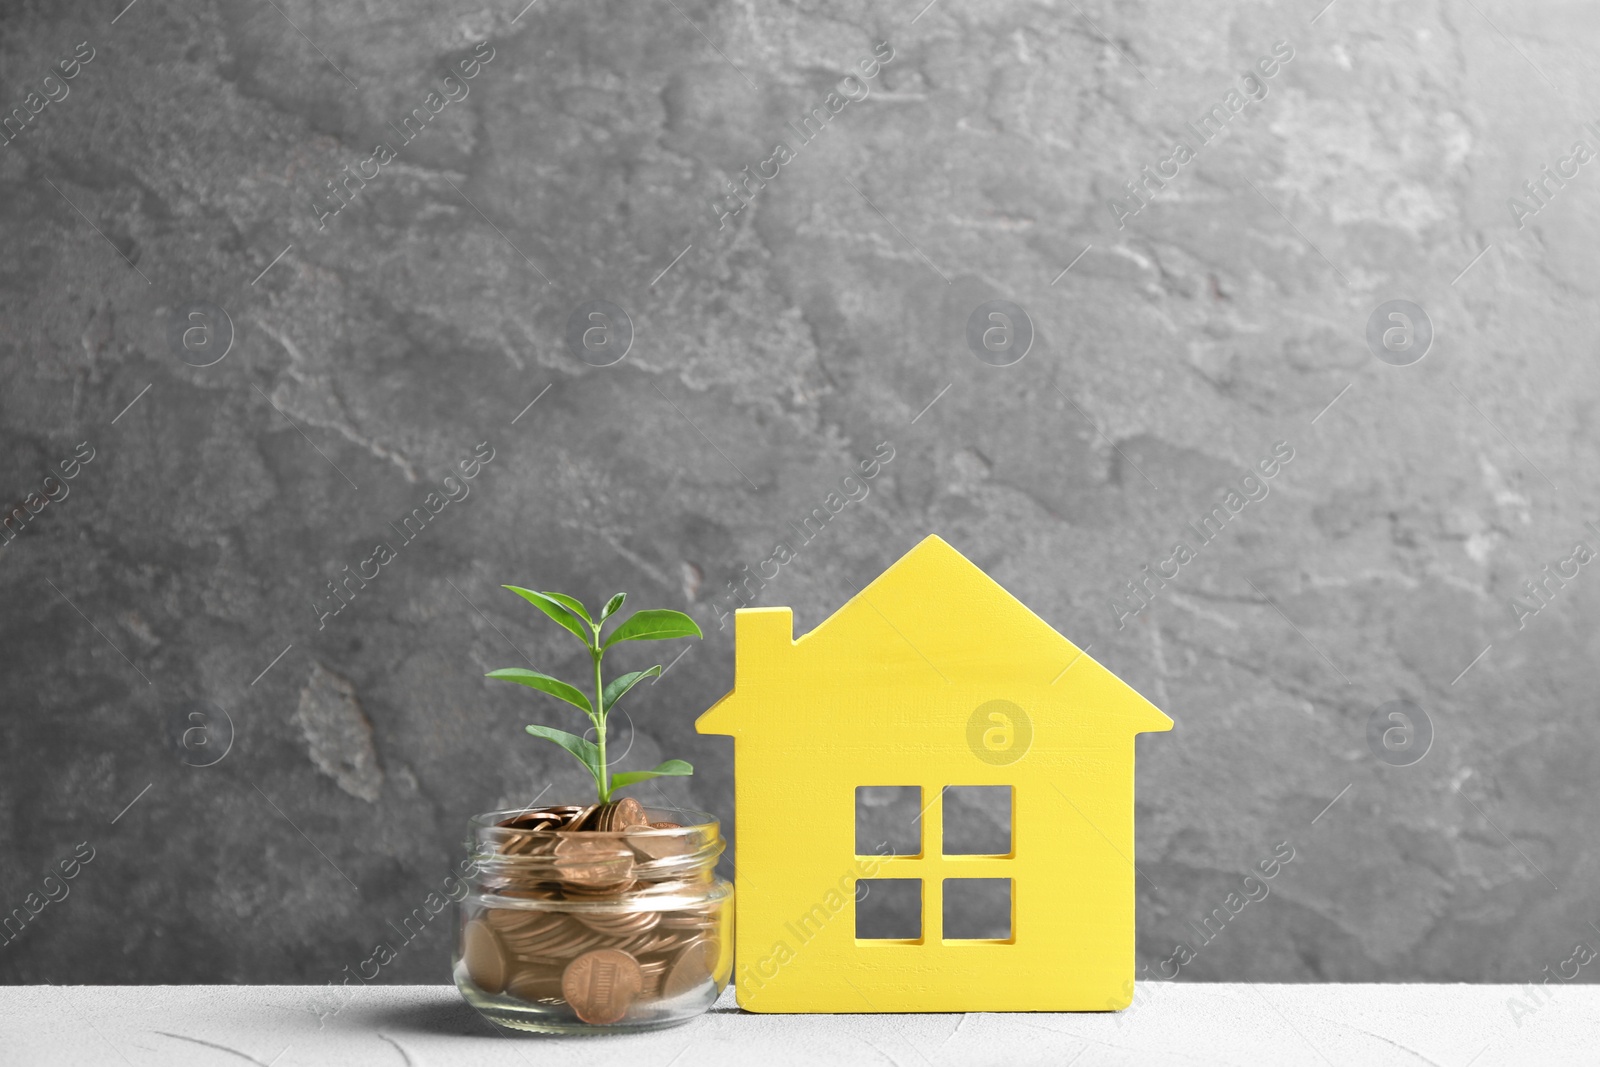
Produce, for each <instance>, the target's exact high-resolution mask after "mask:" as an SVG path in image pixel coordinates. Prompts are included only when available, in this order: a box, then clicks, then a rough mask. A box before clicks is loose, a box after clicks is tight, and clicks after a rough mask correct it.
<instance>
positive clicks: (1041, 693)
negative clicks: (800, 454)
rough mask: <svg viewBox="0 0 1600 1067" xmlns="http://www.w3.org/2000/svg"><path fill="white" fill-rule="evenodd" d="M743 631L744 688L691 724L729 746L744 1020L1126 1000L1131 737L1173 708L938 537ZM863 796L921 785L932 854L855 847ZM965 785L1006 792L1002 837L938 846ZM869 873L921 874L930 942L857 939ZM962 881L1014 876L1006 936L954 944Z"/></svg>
mask: <svg viewBox="0 0 1600 1067" xmlns="http://www.w3.org/2000/svg"><path fill="white" fill-rule="evenodd" d="M734 636H735V678H734V688H733V690H732V691H731V692H730V693H728V694H727V695H726V696H725V697H723V698H722V699H721V700H720V701H718V702H717V703H716V705H715V706H713V707H712V708H711V709H710V710H709V711H707V712H706V713H705V714H704V715H702V716H701V717H700V719H699V720H698V722H697V723H696V729H698V730H699V731H700V732H701V733H705V734H726V735H731V736H732V737H733V738H734V766H735V787H734V789H735V803H736V819H737V823H736V826H737V839H736V843H737V847H738V867H737V870H736V872H735V880H736V902H737V907H736V909H735V931H736V943H737V946H738V960H737V965H736V969H735V976H734V980H735V985H736V989H737V997H738V1002H739V1004H740V1005H741V1006H742V1007H744V1008H746V1009H748V1010H751V1011H758V1012H925V1011H1106V1010H1116V1009H1120V1008H1123V1007H1126V1006H1127V1005H1128V1003H1129V1002H1130V1001H1131V999H1132V994H1133V976H1134V900H1135V885H1134V879H1135V877H1136V872H1135V869H1134V848H1133V835H1134V792H1133V765H1134V735H1135V734H1138V733H1142V732H1145V731H1159V730H1170V729H1171V728H1172V720H1171V719H1169V718H1167V716H1166V715H1164V714H1163V713H1162V712H1161V711H1160V710H1158V709H1157V708H1156V707H1155V706H1154V705H1152V704H1151V703H1150V702H1149V701H1147V700H1145V699H1144V698H1143V697H1142V696H1140V695H1139V694H1138V693H1136V692H1134V691H1133V690H1132V689H1131V688H1130V687H1129V686H1128V685H1127V684H1125V683H1124V682H1122V681H1121V680H1120V679H1119V678H1117V677H1116V676H1115V675H1114V674H1112V673H1111V672H1110V671H1109V670H1107V669H1106V668H1104V667H1102V666H1101V665H1100V664H1099V663H1096V662H1095V661H1094V660H1093V659H1091V658H1090V657H1088V656H1086V655H1084V654H1083V653H1082V652H1081V651H1080V650H1079V649H1078V648H1077V646H1075V645H1073V644H1072V642H1070V641H1068V640H1067V639H1066V638H1064V637H1062V636H1061V635H1060V634H1058V633H1056V632H1055V630H1053V629H1052V628H1051V627H1050V626H1049V625H1048V624H1047V623H1045V622H1044V621H1043V620H1042V619H1040V618H1039V617H1038V616H1036V615H1034V614H1033V612H1031V611H1029V610H1028V609H1027V608H1026V607H1025V606H1023V604H1022V603H1021V602H1020V601H1018V600H1017V599H1016V598H1015V597H1013V596H1012V595H1011V594H1010V593H1008V592H1007V591H1006V590H1005V589H1003V588H1001V586H1000V585H999V584H997V583H996V582H995V581H994V580H992V579H991V578H989V576H988V575H986V574H984V572H983V571H981V570H980V569H979V568H978V567H977V566H975V565H974V564H973V563H971V562H970V561H968V560H967V559H966V558H965V557H963V556H962V555H961V554H960V553H958V552H957V551H956V550H955V549H954V548H952V547H950V545H948V544H946V543H945V542H944V541H942V540H940V539H939V538H938V537H929V538H927V539H926V540H924V541H922V542H921V543H920V544H919V545H917V546H916V547H915V548H913V549H912V550H911V551H910V552H909V553H907V554H906V555H905V556H903V557H902V558H901V559H900V560H899V561H898V562H896V563H895V564H894V565H893V566H891V567H890V568H889V569H888V570H887V571H885V572H884V573H883V574H881V575H880V576H878V577H877V578H876V579H874V580H873V582H872V583H871V584H870V585H868V586H867V587H866V588H865V589H863V590H861V592H860V593H858V594H856V596H855V597H853V598H852V599H851V600H850V601H849V602H848V603H846V604H845V605H844V606H843V607H842V608H840V609H839V610H838V611H837V612H835V613H834V614H833V615H832V616H830V617H829V618H828V619H827V620H826V621H824V622H823V623H822V624H821V625H820V626H818V627H817V628H816V629H814V630H812V631H811V632H810V633H808V634H805V635H804V636H802V637H801V638H800V639H798V640H796V639H795V637H794V634H793V616H792V614H791V612H790V609H788V608H784V607H774V608H748V609H741V610H740V611H738V613H737V615H736V617H735V635H734ZM862 786H900V787H916V788H918V789H920V797H921V800H920V803H919V805H918V806H919V807H921V808H922V814H921V815H920V817H919V818H918V819H917V820H916V824H917V828H918V829H920V848H917V847H910V848H909V849H906V850H902V851H906V852H909V853H910V854H899V855H893V856H883V855H881V854H879V853H878V852H877V851H876V850H873V849H871V848H870V847H869V846H868V847H863V846H861V845H859V844H858V842H857V835H856V832H855V831H856V795H857V794H856V790H857V788H858V787H862ZM967 786H987V787H1006V788H1009V790H1010V799H1011V825H1010V831H1011V834H1010V837H1011V840H1010V842H1009V847H1008V848H1004V849H999V850H995V851H992V852H991V853H990V854H986V855H953V854H946V852H945V841H944V834H943V824H944V811H943V808H944V806H945V801H946V798H947V797H948V796H950V795H952V794H953V793H954V792H955V790H950V791H949V792H947V791H946V790H947V787H967ZM1001 795H1003V794H1001ZM858 849H859V850H860V854H858ZM863 879H874V880H876V879H906V880H912V881H913V882H914V883H915V884H916V885H919V886H920V899H921V926H920V932H916V936H907V937H898V938H892V939H867V938H860V937H858V936H857V928H856V920H857V914H856V909H857V894H858V882H859V881H860V880H863ZM962 879H1009V882H1010V897H1011V910H1010V916H1009V919H1010V922H1009V936H1005V937H990V938H984V939H955V938H950V937H947V936H946V934H945V930H944V920H945V913H944V900H945V897H946V895H947V894H950V893H954V892H956V891H957V890H958V889H960V886H959V885H958V884H957V882H958V880H962ZM881 884H883V883H879V882H876V881H873V882H869V886H873V885H881ZM898 884H899V887H900V888H901V889H906V888H908V887H907V883H906V882H900V883H898ZM988 884H989V885H991V886H993V885H995V884H996V883H994V882H990V883H988Z"/></svg>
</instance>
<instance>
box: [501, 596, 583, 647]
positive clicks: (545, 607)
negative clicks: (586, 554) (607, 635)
mask: <svg viewBox="0 0 1600 1067" xmlns="http://www.w3.org/2000/svg"><path fill="white" fill-rule="evenodd" d="M502 588H504V589H509V590H511V591H512V592H513V593H515V594H517V595H518V596H519V597H521V598H522V599H524V600H526V601H527V602H528V603H530V604H532V605H533V606H534V607H536V608H538V609H539V610H540V611H542V612H544V613H545V614H546V615H548V616H550V617H551V618H552V619H554V620H555V621H556V622H558V623H560V624H561V625H562V626H564V627H566V628H567V629H568V630H571V631H572V636H573V637H576V638H577V639H578V640H579V641H582V642H583V647H584V648H590V647H592V646H593V643H594V634H593V633H592V632H590V631H589V630H588V628H587V627H585V626H584V624H583V623H582V622H581V621H579V619H578V617H577V616H576V615H574V614H573V613H572V612H570V611H568V610H567V608H566V605H564V604H562V603H561V602H560V601H559V600H554V599H552V598H551V597H549V596H546V595H545V594H544V593H535V592H534V591H533V590H532V589H524V588H522V587H521V586H518V585H507V586H502Z"/></svg>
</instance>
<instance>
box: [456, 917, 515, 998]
mask: <svg viewBox="0 0 1600 1067" xmlns="http://www.w3.org/2000/svg"><path fill="white" fill-rule="evenodd" d="M461 957H462V959H463V960H465V961H466V964H467V976H468V977H470V978H471V979H472V984H473V985H475V986H477V987H478V988H479V989H481V990H483V991H484V992H485V993H491V994H492V993H498V992H500V990H501V989H503V988H505V982H506V957H505V951H504V949H503V948H502V947H501V945H500V939H499V938H498V937H496V936H495V932H494V929H493V927H491V926H490V925H489V924H488V923H486V922H484V921H482V920H481V919H474V920H472V921H471V922H469V923H467V926H466V929H465V930H463V931H462V932H461Z"/></svg>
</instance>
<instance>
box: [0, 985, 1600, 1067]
mask: <svg viewBox="0 0 1600 1067" xmlns="http://www.w3.org/2000/svg"><path fill="white" fill-rule="evenodd" d="M1141 989H1142V992H1141V997H1140V1000H1139V1001H1136V1004H1135V1007H1134V1008H1133V1009H1131V1010H1130V1011H1127V1012H1124V1013H1121V1014H1119V1015H1111V1014H1094V1015H1043V1014H1018V1015H993V1014H975V1015H747V1014H745V1013H743V1012H741V1011H740V1010H739V1009H738V1008H737V1007H736V1006H735V1005H734V1004H733V999H732V991H731V990H730V991H729V993H728V994H727V995H725V996H724V997H723V1000H722V1001H721V1002H720V1003H719V1004H718V1005H717V1006H716V1007H715V1008H714V1009H712V1011H711V1012H710V1013H709V1014H707V1015H705V1016H704V1017H702V1018H700V1019H697V1020H695V1021H694V1022H692V1023H689V1024H687V1025H685V1026H680V1027H677V1028H675V1029H671V1030H664V1031H659V1032H657V1033H652V1034H642V1035H629V1036H618V1037H611V1038H554V1037H543V1036H538V1035H532V1034H528V1035H507V1034H502V1033H500V1032H499V1031H496V1030H495V1029H494V1028H493V1027H491V1026H490V1025H489V1024H487V1023H486V1022H484V1020H483V1019H482V1018H481V1017H479V1016H478V1015H476V1014H475V1013H474V1012H473V1010H472V1009H471V1008H469V1007H468V1006H467V1005H466V1004H465V1002H463V1001H462V1000H461V998H460V997H459V996H458V995H457V994H456V991H455V990H454V989H453V988H451V987H448V986H372V987H367V988H362V989H359V990H355V991H354V995H353V996H351V997H350V998H348V999H347V1000H346V1001H344V1004H343V1007H342V1008H341V1009H340V1010H338V1011H336V1012H334V1013H332V1014H324V1013H327V1012H329V1011H330V1009H331V1008H332V1007H333V1006H335V1005H336V1002H335V1001H333V1000H332V999H331V998H330V997H329V996H328V989H327V987H325V986H322V987H318V986H146V987H137V986H20V987H10V988H0V1050H3V1054H0V1060H3V1062H4V1063H5V1064H7V1065H8V1067H10V1065H20V1067H35V1065H46V1064H50V1065H53V1064H64V1065H66V1064H70V1065H73V1067H78V1065H82V1064H97V1063H109V1064H117V1063H127V1064H131V1065H135V1067H142V1065H144V1064H160V1065H163V1067H169V1065H171V1067H182V1065H188V1064H197V1065H198V1064H226V1063H256V1064H259V1065H263V1067H265V1065H271V1067H294V1065H296V1064H328V1063H336V1064H339V1065H340V1067H357V1065H364V1064H373V1065H375V1067H377V1065H381V1067H388V1065H394V1067H445V1065H450V1064H462V1065H466V1064H471V1065H473V1067H489V1065H497V1064H509V1065H519V1064H529V1065H532V1064H538V1065H539V1067H546V1065H550V1064H613V1063H627V1064H630V1065H637V1067H668V1065H671V1064H682V1065H684V1067H690V1065H694V1067H699V1065H703V1064H724V1063H726V1064H739V1065H746V1064H759V1065H761V1067H777V1065H780V1064H798V1063H889V1064H899V1065H913V1064H922V1065H932V1064H973V1063H1005V1064H1034V1063H1038V1064H1056V1065H1061V1064H1080V1065H1093V1064H1123V1063H1126V1064H1135V1063H1137V1064H1151V1063H1173V1064H1267V1063H1270V1064H1278V1065H1289V1064H1319V1065H1326V1064H1341V1065H1342V1064H1347V1063H1348V1064H1363V1065H1366V1064H1418V1063H1420V1064H1435V1065H1440V1067H1467V1065H1468V1064H1471V1065H1473V1067H1487V1065H1490V1064H1500V1063H1560V1062H1573V1061H1574V1059H1575V1058H1577V1057H1580V1056H1582V1055H1585V1052H1584V1050H1592V1048H1593V1042H1594V1038H1595V1031H1596V1023H1597V1021H1600V987H1595V986H1574V987H1570V988H1562V989H1554V988H1551V989H1549V990H1547V994H1548V995H1547V996H1546V997H1545V998H1544V999H1543V1000H1542V1001H1540V1000H1536V999H1535V998H1534V997H1532V996H1531V995H1530V994H1529V993H1528V991H1527V990H1525V989H1519V988H1517V987H1513V986H1490V985H1478V986H1467V985H1245V984H1237V983H1230V984H1215V985H1213V984H1200V983H1181V984H1165V985H1154V984H1151V985H1146V986H1143V987H1141ZM1519 1003H1520V1004H1521V1005H1522V1008H1521V1009H1519V1010H1516V1011H1514V1010H1513V1008H1514V1007H1515V1005H1516V1004H1519Z"/></svg>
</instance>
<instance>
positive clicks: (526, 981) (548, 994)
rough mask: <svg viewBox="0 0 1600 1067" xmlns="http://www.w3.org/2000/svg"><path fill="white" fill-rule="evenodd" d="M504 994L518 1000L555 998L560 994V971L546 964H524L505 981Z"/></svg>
mask: <svg viewBox="0 0 1600 1067" xmlns="http://www.w3.org/2000/svg"><path fill="white" fill-rule="evenodd" d="M506 995H507V996H512V997H516V998H517V999H518V1000H555V999H558V998H559V997H560V996H561V972H560V971H559V970H555V969H552V968H550V967H547V966H538V965H534V966H524V967H522V968H520V969H519V970H517V971H516V972H515V973H513V974H512V976H511V979H510V981H508V982H506Z"/></svg>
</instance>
